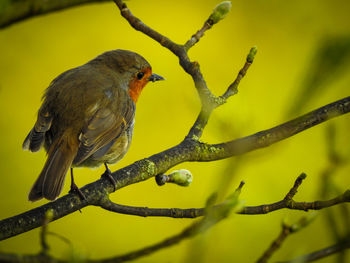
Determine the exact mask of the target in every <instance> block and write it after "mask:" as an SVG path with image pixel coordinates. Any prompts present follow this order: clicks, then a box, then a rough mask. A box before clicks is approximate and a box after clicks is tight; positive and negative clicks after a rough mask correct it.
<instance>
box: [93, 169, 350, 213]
mask: <svg viewBox="0 0 350 263" xmlns="http://www.w3.org/2000/svg"><path fill="white" fill-rule="evenodd" d="M305 178H306V175H305V174H304V173H303V174H301V175H300V176H298V178H297V179H296V181H295V183H294V186H293V187H292V188H291V189H290V190H289V192H288V194H287V195H286V197H285V198H284V199H283V200H281V201H279V202H276V203H272V204H266V205H259V206H244V207H242V208H241V209H240V210H238V211H237V213H238V214H246V215H256V214H267V213H270V212H274V211H276V210H280V209H285V208H287V209H291V210H303V211H308V210H320V209H323V208H327V207H331V206H334V205H338V204H341V203H345V202H350V190H347V191H346V192H345V193H344V194H342V195H339V196H337V197H335V198H333V199H330V200H327V201H315V202H296V201H294V200H293V199H292V198H293V197H294V195H295V194H296V192H297V188H298V187H299V186H300V184H301V183H302V180H304V179H305ZM242 186H243V185H242ZM242 186H240V187H242ZM225 202H226V201H224V202H222V203H220V204H217V205H214V206H213V207H212V209H213V210H220V209H222V207H223V206H225V205H226V204H225ZM95 205H96V206H100V207H101V208H104V209H106V210H108V211H111V212H115V213H120V214H127V215H135V216H142V217H148V216H157V217H159V216H160V217H173V218H196V217H200V216H204V215H205V208H189V209H180V208H148V207H135V206H125V205H119V204H116V203H113V202H112V201H111V200H109V199H108V198H105V199H101V200H100V202H99V203H98V204H95Z"/></svg>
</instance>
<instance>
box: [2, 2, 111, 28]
mask: <svg viewBox="0 0 350 263" xmlns="http://www.w3.org/2000/svg"><path fill="white" fill-rule="evenodd" d="M107 1H108V0H50V1H47V0H8V1H3V4H1V5H0V28H5V27H7V26H9V25H12V24H14V23H16V22H20V21H23V20H25V19H28V18H31V17H34V16H38V15H42V14H47V13H50V12H54V11H58V10H62V9H66V8H69V7H73V6H78V5H82V4H87V3H102V2H107Z"/></svg>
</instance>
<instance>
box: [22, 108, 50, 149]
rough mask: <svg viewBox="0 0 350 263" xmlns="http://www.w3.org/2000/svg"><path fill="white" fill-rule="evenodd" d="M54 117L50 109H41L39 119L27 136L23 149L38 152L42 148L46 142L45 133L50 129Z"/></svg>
mask: <svg viewBox="0 0 350 263" xmlns="http://www.w3.org/2000/svg"><path fill="white" fill-rule="evenodd" d="M52 119H53V117H52V116H51V115H50V114H49V112H48V111H46V110H43V109H40V111H39V113H38V119H37V121H36V123H35V125H34V127H33V129H32V130H31V131H30V132H29V134H28V135H27V137H26V138H25V140H24V142H23V145H22V148H23V150H30V151H31V152H37V151H39V150H40V148H41V146H42V145H43V143H44V139H45V133H46V132H47V131H48V130H49V129H50V127H51V123H52Z"/></svg>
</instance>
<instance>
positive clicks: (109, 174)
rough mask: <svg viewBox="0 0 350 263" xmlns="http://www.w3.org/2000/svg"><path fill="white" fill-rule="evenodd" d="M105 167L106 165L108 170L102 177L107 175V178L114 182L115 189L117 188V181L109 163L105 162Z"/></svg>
mask: <svg viewBox="0 0 350 263" xmlns="http://www.w3.org/2000/svg"><path fill="white" fill-rule="evenodd" d="M104 164H105V167H106V171H105V172H104V173H103V174H102V176H101V177H107V179H108V180H109V181H110V182H111V183H112V185H113V187H114V191H113V192H115V190H116V186H117V182H116V181H115V180H114V178H113V176H112V172H111V170H110V169H109V168H108V165H107V163H104Z"/></svg>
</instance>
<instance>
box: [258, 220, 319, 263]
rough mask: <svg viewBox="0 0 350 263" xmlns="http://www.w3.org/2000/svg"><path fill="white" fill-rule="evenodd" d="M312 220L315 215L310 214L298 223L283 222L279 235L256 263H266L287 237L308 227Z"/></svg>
mask: <svg viewBox="0 0 350 263" xmlns="http://www.w3.org/2000/svg"><path fill="white" fill-rule="evenodd" d="M314 218H315V215H314V214H311V215H309V216H303V217H301V218H300V219H299V220H298V222H296V223H294V224H287V223H286V222H283V224H282V229H281V232H280V234H279V235H278V237H277V238H276V239H275V240H274V241H273V242H272V243H271V245H270V247H269V248H268V249H267V250H266V251H265V252H264V254H263V255H262V256H261V257H260V258H259V259H258V260H257V263H266V262H267V261H268V260H269V259H270V258H271V256H272V255H273V254H274V253H275V252H276V251H277V250H278V249H279V248H280V247H281V246H282V244H283V242H284V241H285V240H286V238H287V237H288V236H289V235H291V234H293V233H296V232H298V231H300V230H301V229H303V228H305V227H306V226H308V225H309V224H310V223H311V222H312V221H313V220H314ZM301 262H303V261H301Z"/></svg>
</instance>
